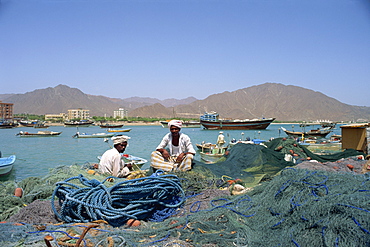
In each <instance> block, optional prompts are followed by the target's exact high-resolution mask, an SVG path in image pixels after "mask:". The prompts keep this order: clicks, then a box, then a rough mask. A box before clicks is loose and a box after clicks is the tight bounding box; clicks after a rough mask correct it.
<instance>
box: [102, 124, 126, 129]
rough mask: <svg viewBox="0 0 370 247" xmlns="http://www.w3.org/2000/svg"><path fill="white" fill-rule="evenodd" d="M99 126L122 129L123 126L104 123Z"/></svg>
mask: <svg viewBox="0 0 370 247" xmlns="http://www.w3.org/2000/svg"><path fill="white" fill-rule="evenodd" d="M99 126H100V128H122V126H123V124H109V123H105V124H101V125H99Z"/></svg>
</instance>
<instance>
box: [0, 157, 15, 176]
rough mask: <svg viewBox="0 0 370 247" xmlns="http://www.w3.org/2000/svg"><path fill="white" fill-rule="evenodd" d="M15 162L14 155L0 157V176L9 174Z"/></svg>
mask: <svg viewBox="0 0 370 247" xmlns="http://www.w3.org/2000/svg"><path fill="white" fill-rule="evenodd" d="M14 162H15V155H10V156H9V157H4V158H0V176H5V175H7V174H9V173H10V172H11V171H12V169H13V165H14Z"/></svg>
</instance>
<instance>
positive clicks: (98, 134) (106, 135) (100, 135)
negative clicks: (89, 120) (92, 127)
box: [72, 132, 115, 138]
mask: <svg viewBox="0 0 370 247" xmlns="http://www.w3.org/2000/svg"><path fill="white" fill-rule="evenodd" d="M114 135H115V134H114V133H95V134H86V133H80V132H76V134H74V135H73V136H72V137H74V138H107V137H112V136H114Z"/></svg>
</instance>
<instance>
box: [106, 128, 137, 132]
mask: <svg viewBox="0 0 370 247" xmlns="http://www.w3.org/2000/svg"><path fill="white" fill-rule="evenodd" d="M130 130H131V129H117V130H115V129H107V132H130Z"/></svg>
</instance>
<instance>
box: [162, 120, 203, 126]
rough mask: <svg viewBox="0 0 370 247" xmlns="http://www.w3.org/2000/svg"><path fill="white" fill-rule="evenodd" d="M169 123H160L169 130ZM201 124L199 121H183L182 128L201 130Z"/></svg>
mask: <svg viewBox="0 0 370 247" xmlns="http://www.w3.org/2000/svg"><path fill="white" fill-rule="evenodd" d="M169 121H171V120H167V121H160V123H161V125H162V127H163V128H168V122H169ZM200 126H201V124H200V122H199V121H182V127H183V128H200Z"/></svg>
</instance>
